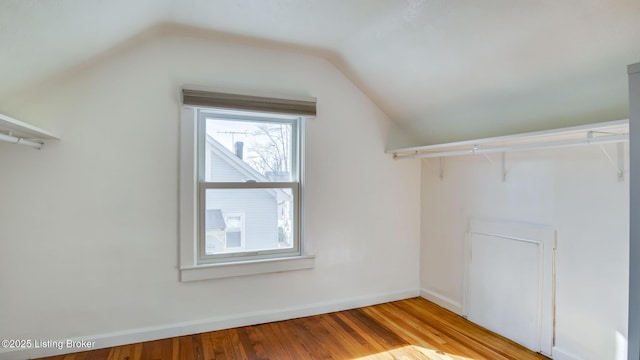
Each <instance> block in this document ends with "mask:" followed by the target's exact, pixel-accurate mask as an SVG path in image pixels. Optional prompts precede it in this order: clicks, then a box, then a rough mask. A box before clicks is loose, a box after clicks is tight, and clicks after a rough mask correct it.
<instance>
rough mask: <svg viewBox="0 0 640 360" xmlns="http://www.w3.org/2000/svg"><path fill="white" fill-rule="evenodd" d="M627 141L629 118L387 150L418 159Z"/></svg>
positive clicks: (402, 156) (394, 153) (394, 155)
mask: <svg viewBox="0 0 640 360" xmlns="http://www.w3.org/2000/svg"><path fill="white" fill-rule="evenodd" d="M625 141H629V120H617V121H608V122H602V123H597V124H589V125H580V126H573V127H566V128H560V129H553V130H544V131H536V132H529V133H522V134H514V135H507V136H499V137H492V138H484V139H476V140H467V141H458V142H452V143H446V144H434V145H427V146H417V147H410V148H403V149H395V150H388V151H387V152H386V153H387V154H392V155H393V158H394V159H420V158H433V157H448V156H463V155H474V154H486V153H495V152H502V153H504V152H512V151H524V150H536V149H551V148H558V147H567V146H576V145H588V144H604V143H617V142H625Z"/></svg>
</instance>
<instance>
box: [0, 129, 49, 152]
mask: <svg viewBox="0 0 640 360" xmlns="http://www.w3.org/2000/svg"><path fill="white" fill-rule="evenodd" d="M0 141H6V142H10V143H12V144H20V145H27V146H31V147H34V148H36V149H38V150H40V149H42V145H43V144H42V143H40V142H36V141H31V140H27V139H23V138H19V137H15V136H13V135H11V134H9V135H7V134H1V133H0Z"/></svg>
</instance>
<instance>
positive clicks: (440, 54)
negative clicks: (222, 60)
mask: <svg viewBox="0 0 640 360" xmlns="http://www.w3.org/2000/svg"><path fill="white" fill-rule="evenodd" d="M160 24H170V25H178V26H186V27H190V28H198V29H202V30H205V31H211V33H212V34H219V35H222V34H225V35H229V36H237V37H243V38H251V39H253V40H254V41H255V42H256V43H260V42H263V43H264V44H273V43H279V44H285V45H287V46H289V47H290V48H292V49H297V50H298V51H301V52H310V53H313V54H315V55H318V54H319V55H321V56H324V57H326V58H327V59H328V60H329V61H331V62H333V63H334V64H335V65H336V66H337V67H338V68H340V69H341V70H342V71H343V72H344V73H345V74H346V75H347V76H348V77H349V78H350V79H351V80H352V81H353V82H354V83H355V84H356V85H358V86H359V87H360V88H361V89H362V90H363V91H364V92H365V93H367V94H368V95H369V96H370V97H371V99H372V100H374V101H375V102H376V103H377V104H378V105H379V107H380V108H381V109H382V110H383V111H385V112H386V113H387V114H388V115H389V117H390V118H391V119H392V120H394V121H395V122H397V123H398V124H399V125H401V126H402V127H403V128H405V129H407V130H408V131H410V132H411V133H413V134H414V135H416V136H417V137H418V138H419V139H420V140H419V141H418V142H419V143H420V144H430V143H435V142H443V141H452V140H463V139H472V138H478V137H484V136H495V135H504V134H508V133H516V132H523V131H533V130H541V129H546V128H553V127H562V126H570V125H578V124H585V123H592V122H600V121H609V120H617V119H622V118H626V117H627V116H628V115H627V113H628V95H627V75H626V65H628V64H630V63H634V62H639V61H640V1H638V0H562V1H558V0H522V1H513V0H483V1H477V0H453V1H452V0H0V112H2V97H3V96H6V95H8V94H12V93H15V92H17V91H19V90H20V89H23V88H26V87H29V86H33V85H34V84H37V83H38V82H40V81H44V80H45V79H47V78H49V77H51V76H54V75H55V74H56V73H59V72H62V71H65V70H67V69H69V68H71V67H73V66H77V65H78V64H81V63H83V62H87V61H90V60H91V59H92V58H94V57H96V56H98V55H99V54H101V53H102V52H104V51H107V50H108V49H110V48H113V47H115V46H118V44H120V43H123V42H126V41H127V39H130V38H132V37H134V36H136V35H137V34H140V33H144V32H145V31H146V30H148V29H150V28H153V27H157V26H159V25H160ZM412 145H417V144H412Z"/></svg>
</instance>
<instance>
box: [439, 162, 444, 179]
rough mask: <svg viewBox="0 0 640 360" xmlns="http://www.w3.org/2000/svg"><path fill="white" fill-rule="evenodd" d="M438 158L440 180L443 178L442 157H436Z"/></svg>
mask: <svg viewBox="0 0 640 360" xmlns="http://www.w3.org/2000/svg"><path fill="white" fill-rule="evenodd" d="M438 159H439V160H440V180H442V179H443V178H444V158H443V157H440V158H438Z"/></svg>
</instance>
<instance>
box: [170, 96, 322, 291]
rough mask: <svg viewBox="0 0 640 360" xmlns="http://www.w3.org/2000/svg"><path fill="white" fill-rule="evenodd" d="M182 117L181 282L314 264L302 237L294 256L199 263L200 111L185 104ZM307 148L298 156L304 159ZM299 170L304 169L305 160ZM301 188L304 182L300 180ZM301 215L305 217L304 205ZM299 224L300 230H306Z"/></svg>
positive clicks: (313, 259) (302, 129) (302, 130)
mask: <svg viewBox="0 0 640 360" xmlns="http://www.w3.org/2000/svg"><path fill="white" fill-rule="evenodd" d="M181 114H182V116H181V119H180V174H179V176H180V189H179V191H180V194H179V195H180V205H179V210H180V213H179V227H180V228H179V250H180V255H179V261H180V265H179V269H180V281H183V282H185V281H198V280H207V279H218V278H226V277H233V276H246V275H254V274H264V273H272V272H282V271H293V270H303V269H311V268H313V267H314V264H315V256H313V255H308V254H305V252H304V246H303V240H302V239H300V253H299V255H295V256H291V255H289V256H286V257H276V258H270V259H260V260H245V261H242V262H224V263H215V264H198V245H197V243H198V234H197V226H198V208H197V206H198V204H197V198H198V178H197V173H198V164H197V159H198V156H197V155H198V154H197V152H198V146H197V131H196V126H197V124H198V122H197V111H196V110H195V109H194V108H191V107H187V106H183V107H182V113H181ZM299 126H300V137H301V139H300V140H302V137H303V136H304V124H303V122H300V124H299ZM303 151H304V147H301V149H300V151H299V156H300V157H301V158H304V154H303ZM301 163H302V164H301V166H300V168H299V169H298V171H300V174H301V175H302V174H303V171H304V168H303V167H304V162H301ZM300 178H301V179H302V178H303V177H302V176H301V177H300ZM300 186H301V187H302V186H303V185H302V182H301V183H300ZM299 206H300V217H302V216H303V215H302V209H303V206H302V204H299ZM302 226H303V225H302V222H301V224H300V229H299V232H300V234H302V233H303V231H304V229H303V227H302Z"/></svg>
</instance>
